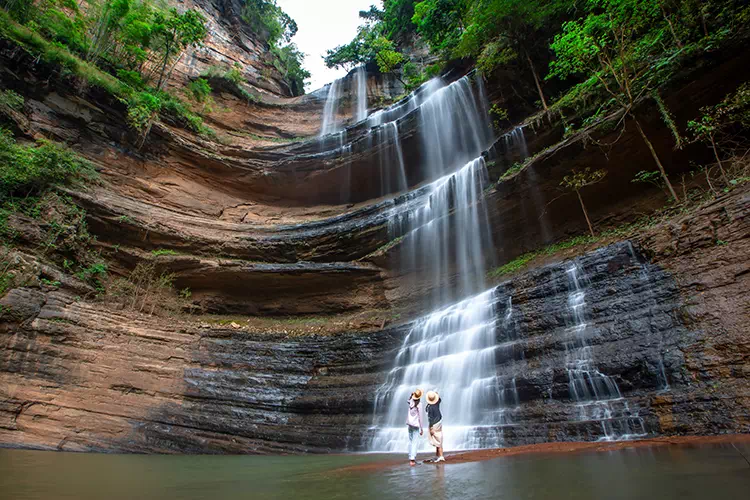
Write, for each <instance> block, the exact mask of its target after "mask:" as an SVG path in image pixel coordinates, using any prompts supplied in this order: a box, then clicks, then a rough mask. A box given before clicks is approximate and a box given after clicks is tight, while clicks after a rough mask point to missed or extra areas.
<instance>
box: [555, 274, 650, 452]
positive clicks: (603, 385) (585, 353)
mask: <svg viewBox="0 0 750 500" xmlns="http://www.w3.org/2000/svg"><path fill="white" fill-rule="evenodd" d="M580 271H581V270H580V269H579V267H578V266H577V265H576V264H573V265H571V266H570V267H568V268H567V270H566V274H567V283H568V312H569V318H568V322H569V324H570V327H569V328H568V338H567V339H566V341H565V352H566V365H567V370H568V388H569V391H570V397H571V398H572V399H573V401H575V403H576V406H577V407H578V412H579V413H578V420H579V421H582V422H585V421H598V422H600V423H601V426H602V432H603V434H604V436H603V437H602V440H606V441H613V440H616V439H628V438H630V437H634V436H642V435H645V434H646V431H645V428H644V425H643V419H642V418H640V417H639V416H638V413H637V412H636V411H633V410H631V409H630V407H629V404H628V402H627V401H626V400H625V399H624V398H623V397H622V394H621V393H620V388H619V387H618V386H617V382H615V380H614V379H613V378H612V377H609V376H607V375H605V374H603V373H601V372H600V371H599V370H598V369H597V367H596V364H595V363H594V357H593V354H592V350H591V346H590V345H589V344H588V341H587V338H586V336H587V332H588V329H587V327H588V324H587V323H586V315H585V313H586V311H585V309H586V291H585V289H584V287H582V286H581V282H582V281H583V282H584V283H585V278H584V277H581V276H580V274H581V272H580Z"/></svg>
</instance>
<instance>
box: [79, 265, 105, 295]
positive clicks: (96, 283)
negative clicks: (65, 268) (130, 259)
mask: <svg viewBox="0 0 750 500" xmlns="http://www.w3.org/2000/svg"><path fill="white" fill-rule="evenodd" d="M106 276H107V264H105V263H103V262H96V263H94V264H91V265H90V266H87V267H84V268H83V269H81V270H80V271H79V272H77V273H76V278H78V279H79V280H81V281H84V282H86V283H88V284H90V285H92V286H93V287H94V288H96V290H97V291H98V292H100V293H101V292H104V284H103V282H102V280H103V279H104V278H105V277H106Z"/></svg>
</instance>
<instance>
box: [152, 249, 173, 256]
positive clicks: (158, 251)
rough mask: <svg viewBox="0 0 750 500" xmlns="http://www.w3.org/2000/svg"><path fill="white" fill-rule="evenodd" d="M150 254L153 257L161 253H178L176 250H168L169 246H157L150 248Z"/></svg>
mask: <svg viewBox="0 0 750 500" xmlns="http://www.w3.org/2000/svg"><path fill="white" fill-rule="evenodd" d="M151 255H153V256H154V257H160V256H162V255H178V254H177V252H175V251H174V250H170V249H169V248H158V249H156V250H151Z"/></svg>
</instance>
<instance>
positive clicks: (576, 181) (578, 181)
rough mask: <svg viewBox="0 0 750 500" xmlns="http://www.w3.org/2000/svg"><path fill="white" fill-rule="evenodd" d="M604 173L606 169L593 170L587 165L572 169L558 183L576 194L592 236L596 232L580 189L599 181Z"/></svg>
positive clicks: (594, 236)
mask: <svg viewBox="0 0 750 500" xmlns="http://www.w3.org/2000/svg"><path fill="white" fill-rule="evenodd" d="M606 175H607V171H606V170H604V169H600V170H595V171H593V172H592V171H591V169H590V168H588V167H586V169H585V170H583V171H577V170H575V169H573V170H572V171H571V172H570V174H568V175H566V176H565V177H563V180H562V182H561V183H560V185H561V186H562V187H563V188H564V189H565V190H567V191H572V192H574V193H575V194H576V195H577V196H578V201H579V202H581V210H583V215H584V217H586V224H588V226H589V232H590V233H591V237H592V238H596V234H594V227H593V226H592V225H591V220H590V219H589V213H588V211H587V210H586V204H585V203H584V202H583V197H582V196H581V190H582V189H583V188H585V187H587V186H592V185H594V184H596V183H598V182H601V181H602V180H603V179H604V177H605V176H606Z"/></svg>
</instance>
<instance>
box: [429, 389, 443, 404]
mask: <svg viewBox="0 0 750 500" xmlns="http://www.w3.org/2000/svg"><path fill="white" fill-rule="evenodd" d="M438 399H440V394H438V393H437V392H435V391H429V392H428V393H427V404H428V405H434V404H435V403H437V402H438Z"/></svg>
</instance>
